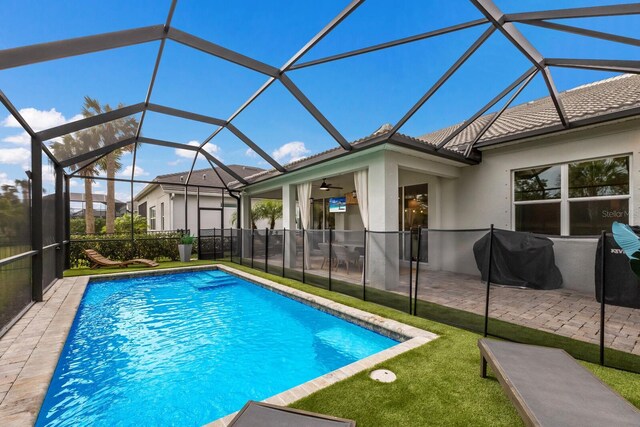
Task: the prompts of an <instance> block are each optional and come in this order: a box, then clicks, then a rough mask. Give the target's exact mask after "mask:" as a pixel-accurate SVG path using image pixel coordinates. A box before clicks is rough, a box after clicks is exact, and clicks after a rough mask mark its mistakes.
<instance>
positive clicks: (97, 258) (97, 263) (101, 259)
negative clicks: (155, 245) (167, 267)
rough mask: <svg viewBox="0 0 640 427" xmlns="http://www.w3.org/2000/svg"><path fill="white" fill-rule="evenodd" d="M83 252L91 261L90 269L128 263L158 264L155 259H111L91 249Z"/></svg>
mask: <svg viewBox="0 0 640 427" xmlns="http://www.w3.org/2000/svg"><path fill="white" fill-rule="evenodd" d="M84 253H85V255H86V256H87V258H89V261H91V262H92V263H93V265H92V266H91V269H92V270H93V269H96V268H100V267H127V266H129V265H130V264H142V265H144V266H147V267H157V266H159V265H160V264H158V263H157V262H155V261H151V260H150V259H144V258H136V259H130V260H128V261H113V260H110V259H109V258H107V257H105V256H103V255H101V254H100V253H98V252H96V251H94V250H93V249H85V250H84Z"/></svg>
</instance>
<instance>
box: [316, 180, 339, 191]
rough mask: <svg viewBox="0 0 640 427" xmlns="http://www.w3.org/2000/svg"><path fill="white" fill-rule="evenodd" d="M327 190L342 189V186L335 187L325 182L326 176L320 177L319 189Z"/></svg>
mask: <svg viewBox="0 0 640 427" xmlns="http://www.w3.org/2000/svg"><path fill="white" fill-rule="evenodd" d="M329 190H342V187H336V186H335V185H333V184H327V180H326V178H322V184H320V191H329Z"/></svg>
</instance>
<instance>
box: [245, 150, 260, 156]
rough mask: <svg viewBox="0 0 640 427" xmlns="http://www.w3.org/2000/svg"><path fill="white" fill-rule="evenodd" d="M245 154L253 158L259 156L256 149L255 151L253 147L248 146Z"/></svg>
mask: <svg viewBox="0 0 640 427" xmlns="http://www.w3.org/2000/svg"><path fill="white" fill-rule="evenodd" d="M244 155H245V156H247V157H251V158H256V157H258V154H257V153H256V152H255V151H253V150H252V149H251V148H247V151H245V152H244Z"/></svg>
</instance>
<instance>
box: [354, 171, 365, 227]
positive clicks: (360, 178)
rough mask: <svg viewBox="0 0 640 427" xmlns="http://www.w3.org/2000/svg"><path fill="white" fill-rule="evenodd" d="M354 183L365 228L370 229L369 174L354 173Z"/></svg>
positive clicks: (362, 172) (363, 172)
mask: <svg viewBox="0 0 640 427" xmlns="http://www.w3.org/2000/svg"><path fill="white" fill-rule="evenodd" d="M353 181H354V184H355V188H356V197H357V198H358V207H359V208H360V216H361V217H362V224H364V228H366V229H367V230H368V229H369V173H368V171H367V170H366V169H365V170H361V171H356V172H354V173H353Z"/></svg>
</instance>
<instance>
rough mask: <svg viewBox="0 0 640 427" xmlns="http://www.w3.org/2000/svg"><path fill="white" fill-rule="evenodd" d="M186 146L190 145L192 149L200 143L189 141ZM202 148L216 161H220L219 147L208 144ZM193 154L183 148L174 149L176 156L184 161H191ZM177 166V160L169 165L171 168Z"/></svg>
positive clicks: (193, 152)
mask: <svg viewBox="0 0 640 427" xmlns="http://www.w3.org/2000/svg"><path fill="white" fill-rule="evenodd" d="M187 145H191V146H192V147H199V146H200V143H199V142H198V141H189V142H187ZM203 148H204V150H205V151H206V152H207V153H209V154H211V155H212V156H216V157H217V158H218V159H220V147H218V146H217V145H216V144H212V143H210V142H209V143H207V144H205V146H204V147H203ZM195 154H196V152H195V151H192V150H185V149H184V148H176V155H177V156H180V157H184V158H186V159H191V160H193V156H195ZM172 163H174V164H172ZM177 164H178V160H176V161H175V162H170V163H169V165H171V166H175V165H177Z"/></svg>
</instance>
